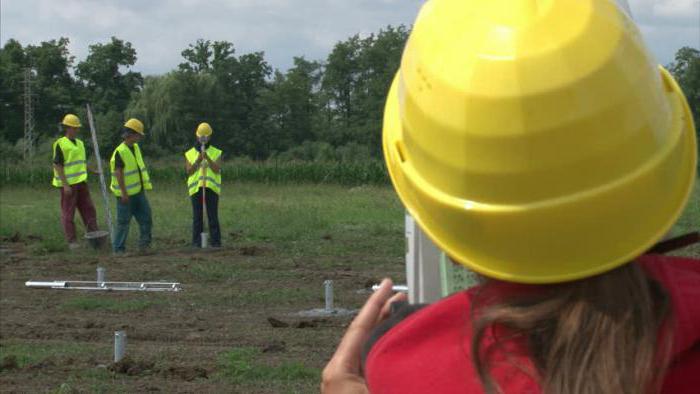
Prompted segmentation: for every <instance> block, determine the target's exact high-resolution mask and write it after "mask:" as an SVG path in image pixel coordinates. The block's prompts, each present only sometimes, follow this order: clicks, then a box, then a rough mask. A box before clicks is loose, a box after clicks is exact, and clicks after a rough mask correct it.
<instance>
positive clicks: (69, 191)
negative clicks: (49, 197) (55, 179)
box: [63, 185, 73, 197]
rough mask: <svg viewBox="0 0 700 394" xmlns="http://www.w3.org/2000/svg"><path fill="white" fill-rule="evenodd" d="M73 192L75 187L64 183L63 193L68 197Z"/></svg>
mask: <svg viewBox="0 0 700 394" xmlns="http://www.w3.org/2000/svg"><path fill="white" fill-rule="evenodd" d="M71 193H73V189H71V187H70V185H63V194H65V195H66V197H68V196H70V195H71Z"/></svg>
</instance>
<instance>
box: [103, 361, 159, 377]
mask: <svg viewBox="0 0 700 394" xmlns="http://www.w3.org/2000/svg"><path fill="white" fill-rule="evenodd" d="M154 366H155V363H154V362H153V361H146V360H134V359H132V358H129V357H124V358H123V359H122V360H121V361H119V362H116V363H112V364H110V365H109V366H108V367H107V369H108V370H110V371H112V372H114V373H121V374H125V375H129V376H141V375H149V374H151V373H152V372H153V367H154Z"/></svg>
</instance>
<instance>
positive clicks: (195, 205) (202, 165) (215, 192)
mask: <svg viewBox="0 0 700 394" xmlns="http://www.w3.org/2000/svg"><path fill="white" fill-rule="evenodd" d="M211 135H212V129H211V126H209V124H208V123H200V124H199V126H197V130H196V131H195V136H196V138H197V142H196V143H195V145H194V146H193V147H192V148H190V150H188V151H187V152H186V153H185V170H186V171H187V176H188V178H187V191H188V192H189V194H190V199H191V200H192V246H194V247H201V246H202V236H201V234H202V232H203V228H204V224H203V220H204V211H205V210H206V215H207V220H208V223H209V231H210V232H211V246H212V247H215V248H216V247H220V246H221V229H220V227H219V194H221V160H222V151H221V150H220V149H218V148H216V147H214V146H212V145H210V143H209V142H210V140H211ZM205 189H206V190H205ZM205 203H206V204H205ZM205 208H206V209H205Z"/></svg>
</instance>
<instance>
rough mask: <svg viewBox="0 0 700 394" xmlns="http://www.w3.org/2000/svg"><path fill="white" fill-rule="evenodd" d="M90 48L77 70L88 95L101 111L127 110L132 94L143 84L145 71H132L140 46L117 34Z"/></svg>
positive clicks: (89, 99)
mask: <svg viewBox="0 0 700 394" xmlns="http://www.w3.org/2000/svg"><path fill="white" fill-rule="evenodd" d="M89 48H90V49H89V54H88V56H87V58H86V59H85V60H84V61H82V62H80V63H78V66H77V67H76V71H75V74H76V75H77V76H78V78H79V79H80V81H81V82H82V83H83V84H84V87H85V88H86V90H85V97H86V98H87V99H88V101H90V102H91V103H92V105H93V107H94V108H95V109H96V110H97V111H98V112H107V111H110V110H112V111H116V112H123V111H124V110H125V109H126V107H127V105H128V103H129V99H130V98H131V95H132V94H133V93H135V92H137V91H139V89H140V88H141V87H142V86H143V77H142V76H141V73H138V72H134V71H128V69H129V68H130V67H131V66H133V65H134V64H135V63H136V49H134V48H133V47H132V46H131V43H130V42H128V41H123V40H120V39H118V38H116V37H112V39H111V41H110V42H108V43H106V44H94V45H90V47H89ZM123 70H124V71H123Z"/></svg>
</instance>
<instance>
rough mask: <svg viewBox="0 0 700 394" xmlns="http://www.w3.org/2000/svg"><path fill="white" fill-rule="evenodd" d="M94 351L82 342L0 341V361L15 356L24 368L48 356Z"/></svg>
mask: <svg viewBox="0 0 700 394" xmlns="http://www.w3.org/2000/svg"><path fill="white" fill-rule="evenodd" d="M94 351H95V348H94V347H91V346H85V344H84V343H71V342H47V341H42V342H26V341H25V340H22V341H19V340H9V341H2V342H0V361H1V360H5V359H6V357H15V358H16V360H17V366H18V367H19V368H24V367H26V366H28V365H32V364H37V363H39V362H42V361H44V360H47V359H50V358H68V357H76V356H80V355H84V354H87V353H92V352H94Z"/></svg>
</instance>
